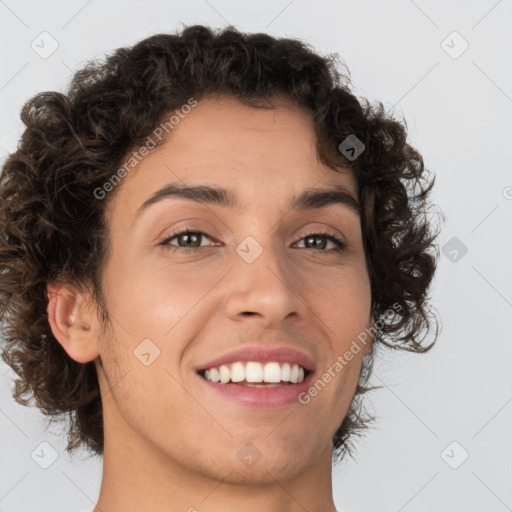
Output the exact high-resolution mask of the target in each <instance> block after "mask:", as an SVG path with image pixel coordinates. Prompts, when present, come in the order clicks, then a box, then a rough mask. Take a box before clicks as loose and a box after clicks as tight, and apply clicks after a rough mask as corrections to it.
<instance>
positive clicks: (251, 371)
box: [197, 361, 311, 388]
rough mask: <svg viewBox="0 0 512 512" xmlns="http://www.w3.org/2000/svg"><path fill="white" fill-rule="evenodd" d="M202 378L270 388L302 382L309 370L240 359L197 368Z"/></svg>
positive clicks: (285, 364)
mask: <svg viewBox="0 0 512 512" xmlns="http://www.w3.org/2000/svg"><path fill="white" fill-rule="evenodd" d="M197 373H198V374H199V375H200V376H201V377H202V378H203V379H205V380H207V381H210V382H213V383H217V384H236V385H238V386H246V387H257V388H265V387H268V388H272V387H282V386H290V385H294V384H300V383H302V382H303V381H304V380H305V379H306V378H307V377H308V376H309V375H310V374H311V371H310V370H307V369H305V368H304V367H302V366H300V365H298V364H293V363H278V362H276V361H271V362H267V363H266V364H262V363H259V362H256V361H249V362H247V363H244V362H242V361H238V362H235V363H233V364H228V365H221V366H219V367H213V368H208V369H204V370H199V371H198V372H197Z"/></svg>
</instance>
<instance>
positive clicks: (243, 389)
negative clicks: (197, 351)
mask: <svg viewBox="0 0 512 512" xmlns="http://www.w3.org/2000/svg"><path fill="white" fill-rule="evenodd" d="M196 375H197V377H198V378H199V379H200V380H201V381H202V382H203V383H204V384H206V385H207V386H208V387H209V388H210V389H212V390H213V391H215V392H217V393H219V394H220V395H222V396H223V397H224V398H227V399H228V400H231V401H232V402H236V403H238V404H240V405H244V406H247V407H257V408H260V409H277V408H280V407H286V406H288V405H291V404H295V403H300V402H299V395H300V394H301V393H303V392H305V391H307V389H308V388H309V387H310V385H311V382H312V380H313V375H314V372H311V373H310V374H309V375H308V376H307V377H306V378H305V379H304V380H303V381H302V382H301V383H299V384H284V385H283V386H278V387H249V386H243V385H240V384H220V383H218V382H212V381H211V380H206V379H204V378H203V377H201V375H199V374H197V373H196Z"/></svg>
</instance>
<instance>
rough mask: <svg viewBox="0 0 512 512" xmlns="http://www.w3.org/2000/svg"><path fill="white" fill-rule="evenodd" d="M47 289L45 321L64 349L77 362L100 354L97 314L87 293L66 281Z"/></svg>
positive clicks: (86, 360)
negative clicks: (46, 318) (46, 319)
mask: <svg viewBox="0 0 512 512" xmlns="http://www.w3.org/2000/svg"><path fill="white" fill-rule="evenodd" d="M47 290H48V307H47V312H48V322H49V324H50V327H51V329H52V332H53V335H54V336H55V338H56V339H57V341H58V342H59V343H60V344H61V346H62V348H63V349H64V350H65V351H66V353H67V354H68V355H69V357H71V359H74V360H75V361H77V362H78V363H88V362H89V361H92V360H94V359H96V358H97V357H98V356H99V350H98V337H97V335H98V332H99V331H98V318H97V315H96V310H95V309H94V308H92V307H91V306H90V304H89V303H90V301H89V300H88V299H90V296H89V295H88V294H87V295H86V294H84V293H82V292H80V291H78V290H76V289H75V288H73V287H71V286H68V285H58V286H57V285H51V284H49V285H48V287H47Z"/></svg>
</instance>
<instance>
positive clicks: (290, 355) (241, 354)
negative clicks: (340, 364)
mask: <svg viewBox="0 0 512 512" xmlns="http://www.w3.org/2000/svg"><path fill="white" fill-rule="evenodd" d="M237 361H243V362H248V361H255V362H260V363H265V362H270V361H275V362H278V363H291V364H298V365H300V366H302V367H303V368H304V369H305V370H308V371H314V370H315V365H314V363H313V361H312V359H311V357H309V356H308V355H307V354H305V353H304V352H300V351H298V350H296V349H293V348H290V347H285V346H279V347H265V346H261V345H255V346H248V347H241V348H239V349H236V350H233V351H232V352H228V353H227V354H224V355H222V356H219V357H217V358H215V359H213V360H211V361H208V362H207V363H204V364H201V365H200V366H198V367H197V368H196V370H197V371H202V370H207V369H209V368H218V367H219V366H221V365H228V364H231V363H236V362H237Z"/></svg>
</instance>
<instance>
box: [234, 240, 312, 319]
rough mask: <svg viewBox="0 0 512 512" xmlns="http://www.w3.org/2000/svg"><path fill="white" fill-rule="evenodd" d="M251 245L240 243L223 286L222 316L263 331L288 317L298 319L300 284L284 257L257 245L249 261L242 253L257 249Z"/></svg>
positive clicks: (302, 307)
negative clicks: (225, 291) (224, 313)
mask: <svg viewBox="0 0 512 512" xmlns="http://www.w3.org/2000/svg"><path fill="white" fill-rule="evenodd" d="M252 243H253V246H251V242H249V243H248V245H245V246H244V244H241V246H242V247H240V246H239V248H238V249H239V253H238V252H237V254H236V255H235V265H234V268H233V269H232V271H231V272H230V273H229V282H228V283H227V286H228V290H227V300H226V304H225V308H226V315H227V316H228V317H229V318H230V319H232V320H235V321H242V320H243V321H250V322H258V323H261V324H263V327H265V328H273V327H276V326H278V325H279V324H280V323H281V322H282V321H283V320H285V319H287V318H288V317H290V318H291V317H294V316H296V317H300V316H302V315H303V309H304V308H305V307H306V306H305V304H304V301H303V300H301V297H300V286H299V285H300V283H298V282H297V279H295V276H294V272H293V269H292V268H291V267H290V265H289V264H288V265H287V262H286V261H285V258H284V255H282V254H281V252H280V251H278V250H277V249H276V248H275V247H273V246H272V245H270V244H269V245H266V246H260V247H261V249H259V251H261V253H260V254H259V256H257V257H256V259H254V260H253V261H252V262H251V258H246V257H245V254H249V253H250V251H255V250H258V246H259V244H257V243H256V242H255V241H254V242H252ZM256 244H257V245H256ZM247 248H248V249H249V250H248V251H247V252H246V253H245V254H244V252H243V251H244V250H245V249H247ZM240 254H241V255H242V256H240ZM237 258H238V259H237Z"/></svg>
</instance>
